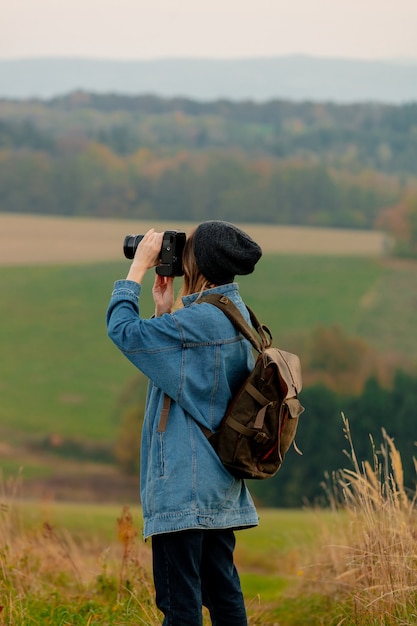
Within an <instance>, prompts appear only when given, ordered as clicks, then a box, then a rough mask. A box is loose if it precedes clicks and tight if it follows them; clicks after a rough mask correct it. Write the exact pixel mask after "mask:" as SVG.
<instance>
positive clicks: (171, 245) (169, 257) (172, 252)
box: [123, 230, 186, 276]
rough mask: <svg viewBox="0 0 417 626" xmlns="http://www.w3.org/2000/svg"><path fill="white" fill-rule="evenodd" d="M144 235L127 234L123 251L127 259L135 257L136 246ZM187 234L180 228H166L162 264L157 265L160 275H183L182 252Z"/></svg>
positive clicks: (161, 254)
mask: <svg viewBox="0 0 417 626" xmlns="http://www.w3.org/2000/svg"><path fill="white" fill-rule="evenodd" d="M142 239H143V235H126V237H125V240H124V243H123V252H124V255H125V257H126V258H127V259H133V258H134V256H135V252H136V248H137V247H138V245H139V243H140V241H141V240H142ZM185 240H186V235H185V233H184V232H182V231H178V230H166V231H165V232H164V237H163V239H162V246H161V252H160V253H159V260H160V264H159V265H157V266H156V273H157V274H159V275H160V276H182V275H183V273H184V271H183V268H182V252H183V250H184V246H185Z"/></svg>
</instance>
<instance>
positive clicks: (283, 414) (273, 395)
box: [158, 294, 304, 479]
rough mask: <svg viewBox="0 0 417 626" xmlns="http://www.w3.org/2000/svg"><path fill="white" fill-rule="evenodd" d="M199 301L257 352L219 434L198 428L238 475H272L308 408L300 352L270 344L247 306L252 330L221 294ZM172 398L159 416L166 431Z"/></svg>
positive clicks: (160, 423) (160, 427)
mask: <svg viewBox="0 0 417 626" xmlns="http://www.w3.org/2000/svg"><path fill="white" fill-rule="evenodd" d="M198 302H199V303H203V302H207V303H209V304H213V305H214V306H217V307H218V308H219V309H221V310H222V311H223V313H224V314H225V315H226V316H227V317H228V318H229V319H230V320H231V322H232V323H233V324H234V326H235V327H236V329H237V330H238V331H239V332H240V333H241V334H242V335H243V336H244V337H245V338H246V339H248V340H249V341H250V342H251V344H252V345H253V347H254V348H255V350H256V351H257V352H258V353H259V356H258V358H257V360H256V363H255V366H254V368H253V370H252V372H250V374H249V376H248V377H247V378H246V380H245V381H244V383H243V385H242V386H241V388H240V389H239V391H238V392H237V394H236V395H235V397H234V398H233V399H232V402H231V403H230V405H229V407H228V409H227V411H226V414H225V416H224V418H223V420H222V422H221V424H220V427H219V428H218V430H217V431H216V432H214V433H213V432H212V431H210V430H208V429H207V428H204V427H202V426H200V428H201V429H202V431H203V432H204V434H205V435H206V437H207V438H208V440H209V442H210V443H211V445H212V446H213V448H214V449H215V450H216V452H217V454H218V455H219V457H220V459H221V461H222V463H223V465H224V466H225V467H226V468H227V469H228V470H229V471H230V473H231V474H233V475H234V476H236V477H237V478H253V479H264V478H270V477H271V476H274V475H275V474H276V473H277V471H278V470H279V468H280V467H281V465H282V462H283V460H284V457H285V454H286V452H287V451H288V449H289V448H290V446H291V444H293V445H294V448H295V450H296V451H297V452H298V453H299V454H301V452H300V451H299V450H298V448H297V446H296V444H295V434H296V431H297V426H298V419H299V416H300V415H301V413H302V412H303V411H304V407H302V406H301V404H300V402H299V400H298V394H299V393H300V391H301V388H302V379H301V364H300V359H299V358H298V356H297V355H295V354H291V353H290V352H284V351H283V350H280V349H278V348H273V347H271V344H272V335H271V333H270V331H269V329H268V327H267V326H265V325H263V324H260V323H259V322H258V320H257V318H256V316H255V315H254V313H253V312H252V311H251V310H250V309H249V307H248V310H249V314H250V318H251V323H252V325H253V327H254V328H255V329H256V331H257V333H258V335H259V339H258V337H257V335H256V333H255V332H254V331H253V329H252V328H251V327H250V326H249V324H248V323H247V322H246V321H245V319H244V317H243V315H242V314H241V313H240V311H239V309H238V308H237V307H236V306H235V305H234V304H233V302H232V301H231V300H230V299H229V298H228V297H227V296H224V295H222V294H211V295H208V296H203V297H202V298H200V299H199V300H198ZM170 403H171V399H170V398H169V397H168V396H165V399H164V404H163V408H162V411H161V416H160V420H159V427H158V429H159V430H160V431H164V430H165V427H166V422H167V419H168V413H169V408H170Z"/></svg>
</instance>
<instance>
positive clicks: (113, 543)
mask: <svg viewBox="0 0 417 626" xmlns="http://www.w3.org/2000/svg"><path fill="white" fill-rule="evenodd" d="M345 435H346V438H347V441H348V444H349V446H350V452H349V458H350V466H349V467H347V468H345V469H343V470H340V471H339V472H338V473H337V474H336V475H335V476H334V477H333V480H329V481H328V484H327V490H328V505H329V506H328V508H327V509H318V510H314V509H306V510H297V511H290V510H287V511H279V510H264V509H260V510H259V514H260V525H259V527H257V528H255V529H250V530H246V531H240V532H238V533H237V534H238V543H237V549H236V562H237V565H238V567H239V571H240V574H241V580H242V589H243V592H244V596H245V601H246V605H247V610H248V619H249V625H250V626H276V625H277V624H279V625H282V626H300V625H306V626H341V625H342V624H344V625H346V626H347V625H351V626H381V625H382V626H394V625H397V624H401V625H404V626H405V625H410V626H411V624H415V620H416V616H417V603H416V594H415V589H416V583H417V579H416V571H417V570H416V567H415V551H414V543H415V534H416V530H417V528H416V519H415V496H416V494H409V493H407V492H406V490H405V489H404V486H403V484H402V464H401V458H400V456H399V454H398V451H397V450H396V448H395V445H394V443H393V441H392V440H391V439H390V438H389V436H388V435H387V434H385V445H384V446H383V447H382V449H381V451H380V453H379V454H380V458H378V456H377V455H376V453H375V456H374V464H373V466H372V465H371V464H369V463H368V464H361V463H359V462H358V461H357V459H356V456H355V453H354V447H353V442H352V439H351V437H350V431H349V424H348V422H347V421H346V420H345ZM140 519H141V518H140V509H139V508H138V507H135V508H129V507H126V506H124V507H123V508H120V507H119V508H118V507H116V506H115V505H103V504H102V505H93V504H80V503H77V504H73V503H57V502H52V501H49V502H48V501H43V502H41V503H39V502H38V503H34V502H28V501H25V500H23V501H22V500H21V499H19V480H18V479H15V480H12V479H9V480H7V481H3V482H2V491H1V494H0V624H7V625H10V626H21V625H22V624H25V625H26V624H28V625H29V624H34V625H39V626H41V625H42V626H49V625H50V626H57V625H61V626H91V625H93V624H94V625H97V626H98V625H99V624H100V625H101V626H107V625H109V626H110V625H113V626H116V625H118V626H121V625H124V626H127V625H129V624H130V625H131V624H137V625H139V624H144V625H147V626H156V625H157V624H159V623H160V622H161V617H160V615H159V614H158V611H157V610H156V608H155V605H154V601H153V588H152V582H151V580H152V578H151V557H150V547H149V543H146V544H144V543H143V542H141V541H140V539H139V534H140V525H141V522H140ZM204 623H205V624H209V623H210V622H209V618H208V615H207V614H206V613H205V615H204Z"/></svg>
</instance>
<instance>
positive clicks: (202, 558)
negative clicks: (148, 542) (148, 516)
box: [152, 530, 247, 626]
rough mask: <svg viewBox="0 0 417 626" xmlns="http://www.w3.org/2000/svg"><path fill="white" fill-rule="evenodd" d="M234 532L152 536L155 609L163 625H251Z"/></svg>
mask: <svg viewBox="0 0 417 626" xmlns="http://www.w3.org/2000/svg"><path fill="white" fill-rule="evenodd" d="M235 543H236V541H235V536H234V533H233V531H231V530H185V531H181V532H175V533H165V534H162V535H155V536H153V537H152V555H153V575H154V582H155V591H156V604H157V606H158V608H159V609H160V610H161V611H162V613H163V614H164V616H165V617H164V621H163V625H164V626H201V625H202V623H203V622H202V607H203V605H204V606H206V607H207V608H208V610H209V612H210V617H211V622H212V624H213V626H247V619H246V609H245V604H244V600H243V594H242V590H241V587H240V580H239V575H238V573H237V570H236V567H235V565H234V562H233V551H234V547H235Z"/></svg>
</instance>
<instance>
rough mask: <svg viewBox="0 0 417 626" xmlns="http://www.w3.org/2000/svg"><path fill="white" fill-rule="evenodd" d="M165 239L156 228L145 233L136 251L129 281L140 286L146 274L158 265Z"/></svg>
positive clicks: (128, 276) (128, 277)
mask: <svg viewBox="0 0 417 626" xmlns="http://www.w3.org/2000/svg"><path fill="white" fill-rule="evenodd" d="M163 237H164V233H158V232H156V231H155V229H154V228H151V229H150V230H148V232H147V233H145V235H144V236H143V238H142V240H141V241H140V243H139V245H138V247H137V249H136V253H135V258H134V259H133V262H132V265H131V266H130V270H129V273H128V275H127V277H126V278H127V280H133V281H134V282H136V283H139V284H140V283H141V282H142V280H143V277H144V276H145V274H146V272H147V271H148V270H149V269H151V268H152V267H155V266H156V265H158V263H159V255H160V252H161V247H162V240H163Z"/></svg>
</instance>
